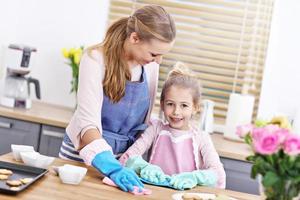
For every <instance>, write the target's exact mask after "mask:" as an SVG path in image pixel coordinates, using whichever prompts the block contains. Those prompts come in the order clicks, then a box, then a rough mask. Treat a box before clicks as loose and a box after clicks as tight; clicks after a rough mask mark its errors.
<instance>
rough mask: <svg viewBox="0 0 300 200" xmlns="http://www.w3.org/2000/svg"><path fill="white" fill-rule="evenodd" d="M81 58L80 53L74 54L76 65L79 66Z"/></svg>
mask: <svg viewBox="0 0 300 200" xmlns="http://www.w3.org/2000/svg"><path fill="white" fill-rule="evenodd" d="M80 58H81V53H80V52H76V53H74V62H75V64H76V65H78V64H79V62H80Z"/></svg>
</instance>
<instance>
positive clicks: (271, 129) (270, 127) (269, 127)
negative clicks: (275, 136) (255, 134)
mask: <svg viewBox="0 0 300 200" xmlns="http://www.w3.org/2000/svg"><path fill="white" fill-rule="evenodd" d="M263 128H264V129H266V130H267V131H268V132H270V133H274V132H276V131H278V130H280V129H281V128H280V127H279V126H278V125H276V124H268V125H267V126H265V127H263Z"/></svg>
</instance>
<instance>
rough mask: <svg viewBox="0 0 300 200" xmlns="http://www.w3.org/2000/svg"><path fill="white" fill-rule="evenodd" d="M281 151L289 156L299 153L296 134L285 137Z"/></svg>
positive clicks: (299, 144)
mask: <svg viewBox="0 0 300 200" xmlns="http://www.w3.org/2000/svg"><path fill="white" fill-rule="evenodd" d="M283 150H284V152H285V153H287V154H289V155H297V154H299V153H300V136H299V135H296V134H290V135H289V136H287V138H286V140H285V142H284V144H283Z"/></svg>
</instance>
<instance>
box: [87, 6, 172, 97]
mask: <svg viewBox="0 0 300 200" xmlns="http://www.w3.org/2000/svg"><path fill="white" fill-rule="evenodd" d="M133 32H136V33H137V35H138V37H139V38H140V39H141V40H143V41H150V40H151V39H158V40H160V41H162V42H167V43H170V42H172V41H173V40H174V38H175V36H176V29H175V24H174V21H173V19H172V18H171V16H170V15H169V14H168V13H167V12H166V11H165V9H164V8H163V7H161V6H157V5H147V6H144V7H142V8H140V9H138V10H136V11H135V12H134V14H133V15H131V16H130V17H126V18H121V19H119V20H118V21H116V22H114V23H113V24H112V25H111V26H110V27H109V28H108V30H107V32H106V36H105V39H104V41H103V42H102V43H101V44H98V45H95V46H93V47H91V48H89V49H90V50H92V49H102V51H103V57H104V64H105V76H104V80H103V90H104V93H105V95H106V96H108V97H109V98H110V100H111V101H112V102H114V103H116V102H118V101H119V100H120V99H121V98H122V97H123V96H124V95H125V85H126V81H127V80H131V74H130V70H129V67H128V64H127V62H126V61H125V60H124V47H123V46H124V42H125V40H126V38H128V37H129V36H130V35H131V33H133Z"/></svg>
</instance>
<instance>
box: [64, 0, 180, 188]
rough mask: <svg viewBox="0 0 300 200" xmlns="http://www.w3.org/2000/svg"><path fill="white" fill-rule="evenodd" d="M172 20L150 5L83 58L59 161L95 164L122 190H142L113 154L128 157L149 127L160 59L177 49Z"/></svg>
mask: <svg viewBox="0 0 300 200" xmlns="http://www.w3.org/2000/svg"><path fill="white" fill-rule="evenodd" d="M175 35H176V30H175V25H174V21H173V20H172V18H171V16H170V15H169V14H168V13H167V12H166V11H165V9H164V8H162V7H161V6H156V5H147V6H144V7H142V8H139V9H137V10H136V11H135V12H134V13H133V14H132V15H131V16H128V17H124V18H121V19H119V20H117V21H116V22H114V23H113V24H112V25H111V26H110V27H109V28H108V30H107V32H106V36H105V39H104V41H103V43H101V44H98V45H95V46H92V47H90V48H88V49H87V51H86V52H85V53H84V55H83V56H82V59H81V62H80V67H79V85H78V94H77V102H78V105H77V108H76V111H75V113H74V115H73V117H72V119H71V121H70V123H69V125H68V127H67V129H66V135H65V137H64V141H63V143H62V146H61V149H60V153H59V156H60V157H61V158H63V159H71V160H76V161H81V162H83V161H84V162H85V163H86V164H87V165H92V166H93V167H95V168H96V169H97V170H99V171H100V172H101V173H102V174H104V175H105V176H108V177H109V178H110V179H112V180H113V181H114V183H116V184H117V185H118V186H119V187H120V188H121V189H122V190H124V191H132V190H133V187H134V186H139V187H140V188H143V185H142V183H141V182H140V180H139V179H138V177H137V175H136V174H135V173H134V172H132V170H129V169H127V168H125V167H123V166H122V165H121V164H120V163H119V161H118V160H117V159H115V157H114V155H113V154H115V155H117V154H121V153H124V152H125V151H126V150H127V148H128V147H129V146H130V145H132V144H133V142H134V141H135V140H136V138H137V135H138V134H139V133H140V132H141V131H144V130H145V128H146V127H147V125H146V124H147V123H148V120H149V116H150V113H151V110H152V107H153V102H154V98H155V94H156V89H157V82H158V71H159V64H160V62H161V60H162V55H164V54H166V53H167V52H168V51H169V50H170V49H171V48H172V46H173V44H174V39H175Z"/></svg>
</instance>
